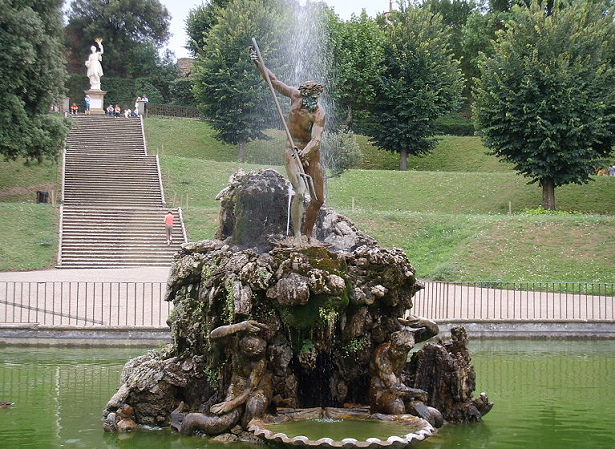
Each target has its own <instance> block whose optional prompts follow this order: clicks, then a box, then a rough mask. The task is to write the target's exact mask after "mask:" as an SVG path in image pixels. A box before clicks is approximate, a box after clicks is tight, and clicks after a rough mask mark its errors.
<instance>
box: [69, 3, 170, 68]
mask: <svg viewBox="0 0 615 449" xmlns="http://www.w3.org/2000/svg"><path fill="white" fill-rule="evenodd" d="M170 19H171V17H170V15H169V12H168V11H167V9H166V8H165V7H164V6H163V5H162V4H161V3H160V1H159V0H114V1H102V0H73V1H72V2H71V4H70V10H69V11H68V24H67V25H66V28H65V33H66V46H67V48H68V50H69V58H70V60H69V62H70V64H71V65H70V69H71V71H72V72H74V73H81V72H83V63H84V61H85V60H86V59H87V54H88V53H89V51H90V50H89V49H90V46H91V45H92V43H93V42H94V39H95V38H98V37H101V38H103V39H104V42H103V45H104V46H105V54H104V62H103V66H104V70H105V75H106V76H116V77H129V78H133V77H139V76H149V75H150V74H152V70H153V69H152V68H154V70H155V69H156V68H157V67H159V66H161V65H164V64H163V61H161V59H160V57H159V56H158V52H157V50H158V49H159V48H160V47H161V46H162V45H163V44H164V43H165V42H166V41H167V40H168V38H169V21H170Z"/></svg>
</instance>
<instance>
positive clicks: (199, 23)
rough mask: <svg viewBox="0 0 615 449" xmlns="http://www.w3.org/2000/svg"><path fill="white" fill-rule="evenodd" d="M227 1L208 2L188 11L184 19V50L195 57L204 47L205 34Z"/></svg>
mask: <svg viewBox="0 0 615 449" xmlns="http://www.w3.org/2000/svg"><path fill="white" fill-rule="evenodd" d="M228 3H229V0H208V1H207V3H205V4H202V5H200V6H196V7H194V8H193V9H191V10H190V12H189V13H188V17H187V18H186V21H185V23H186V34H187V35H188V41H187V42H186V49H187V50H188V51H190V53H192V56H197V55H198V53H199V51H200V50H202V49H203V47H204V46H205V41H206V40H207V33H209V30H210V29H211V28H212V27H213V26H214V25H215V24H216V22H217V21H218V17H217V15H218V13H219V10H220V9H223V8H225V7H226V5H228Z"/></svg>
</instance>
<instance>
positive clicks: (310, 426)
mask: <svg viewBox="0 0 615 449" xmlns="http://www.w3.org/2000/svg"><path fill="white" fill-rule="evenodd" d="M267 429H268V430H271V431H272V432H273V433H278V432H280V433H284V434H286V435H288V436H289V437H291V438H292V437H296V436H299V435H303V436H306V437H308V438H309V439H310V440H314V441H316V440H318V439H320V438H325V437H327V438H331V439H332V440H334V441H342V440H343V439H344V438H354V439H355V440H358V441H365V440H367V439H368V438H380V439H381V440H386V439H387V438H388V437H390V436H392V435H396V436H398V437H403V436H404V435H407V434H409V433H412V432H415V431H416V430H418V427H417V428H412V427H410V426H404V425H402V424H399V423H396V422H386V421H369V420H364V421H356V420H345V419H330V418H329V419H327V418H324V419H306V420H303V421H294V422H293V421H290V422H286V423H280V424H270V425H268V426H267Z"/></svg>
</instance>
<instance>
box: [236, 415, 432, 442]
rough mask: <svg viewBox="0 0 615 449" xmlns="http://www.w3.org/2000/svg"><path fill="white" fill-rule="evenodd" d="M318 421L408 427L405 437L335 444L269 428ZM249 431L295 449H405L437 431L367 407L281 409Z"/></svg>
mask: <svg viewBox="0 0 615 449" xmlns="http://www.w3.org/2000/svg"><path fill="white" fill-rule="evenodd" d="M319 418H333V419H342V420H356V421H361V420H363V421H389V422H391V421H392V422H395V423H396V424H398V425H401V426H403V427H407V429H408V433H407V434H405V435H391V436H389V437H388V438H386V439H381V438H367V439H365V440H356V439H354V438H344V439H343V440H340V441H336V440H333V439H331V438H327V437H324V438H320V439H318V440H310V439H309V438H308V437H306V436H303V435H299V436H294V437H289V436H288V435H286V434H285V433H279V432H277V433H276V432H274V431H272V430H269V429H268V427H269V426H271V425H272V424H280V423H287V422H289V421H301V420H313V419H319ZM248 430H249V431H250V432H252V433H254V435H256V436H258V437H259V438H261V439H263V440H265V441H268V442H272V443H277V444H282V445H285V446H289V447H295V448H303V447H305V448H325V449H328V448H343V449H353V448H361V449H379V448H390V449H403V448H407V447H409V446H412V445H414V444H415V443H418V442H419V441H423V440H425V439H426V438H428V437H429V436H431V435H433V434H435V433H436V429H435V428H434V427H433V426H432V425H431V424H429V423H428V422H427V421H425V420H424V419H421V418H418V417H416V416H412V415H383V414H380V413H375V414H370V413H369V410H368V409H367V408H352V409H349V408H333V407H324V408H321V407H316V408H310V409H279V410H278V415H276V416H271V415H267V416H265V417H263V418H260V419H253V420H252V421H250V424H249V427H248Z"/></svg>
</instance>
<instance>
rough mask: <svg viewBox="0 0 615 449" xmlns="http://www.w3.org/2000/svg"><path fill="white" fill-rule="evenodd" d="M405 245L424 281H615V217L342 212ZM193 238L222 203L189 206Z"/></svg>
mask: <svg viewBox="0 0 615 449" xmlns="http://www.w3.org/2000/svg"><path fill="white" fill-rule="evenodd" d="M338 212H340V213H342V214H343V215H346V216H348V217H350V218H351V219H352V220H353V221H354V222H355V224H356V225H357V226H358V227H359V228H360V229H362V230H363V231H365V232H367V233H368V234H370V235H371V236H373V237H374V238H376V239H377V240H378V242H379V243H380V244H381V245H382V246H384V247H388V248H392V247H398V248H401V249H403V250H404V251H405V253H406V254H407V255H408V258H409V259H410V261H411V263H412V264H413V265H414V267H415V268H416V270H417V274H418V276H419V278H421V279H431V280H444V281H529V282H539V281H540V282H544V281H567V282H615V269H614V268H615V261H614V259H613V257H612V255H613V254H615V241H614V240H613V239H612V238H610V236H612V235H613V233H614V232H615V217H605V216H594V215H568V216H560V215H556V216H549V215H538V216H537V215H512V216H506V215H483V214H472V215H470V214H446V213H424V212H404V211H365V210H355V211H351V210H339V211H338ZM184 216H185V217H186V225H187V230H188V235H189V238H190V239H191V240H200V239H211V238H214V235H215V232H216V229H217V218H218V211H217V209H208V208H198V207H189V208H188V209H187V210H186V211H185V212H184Z"/></svg>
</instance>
